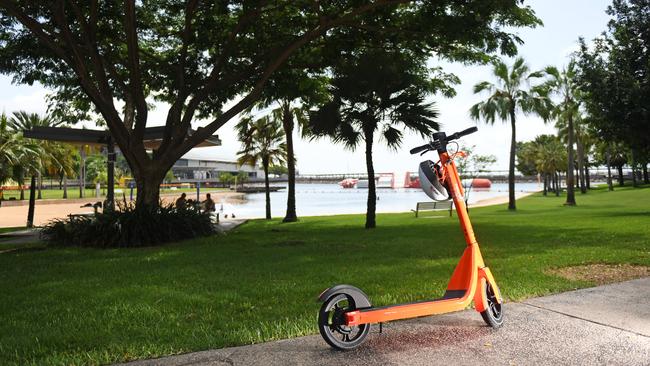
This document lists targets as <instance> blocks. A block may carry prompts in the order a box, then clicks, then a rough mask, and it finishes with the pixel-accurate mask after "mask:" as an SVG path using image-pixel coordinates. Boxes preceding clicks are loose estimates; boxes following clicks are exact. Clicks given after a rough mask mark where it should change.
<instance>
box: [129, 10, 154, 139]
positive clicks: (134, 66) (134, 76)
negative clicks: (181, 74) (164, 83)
mask: <svg viewBox="0 0 650 366" xmlns="http://www.w3.org/2000/svg"><path fill="white" fill-rule="evenodd" d="M124 30H125V32H126V47H127V53H128V69H129V78H130V80H129V87H130V91H131V95H132V97H133V101H134V103H135V109H136V111H137V114H136V116H135V127H134V130H135V131H134V132H135V135H134V136H133V137H134V142H135V143H138V144H141V143H142V138H143V136H144V130H145V127H146V126H147V113H148V108H147V101H146V98H145V95H144V90H143V88H142V75H141V72H140V56H139V53H140V47H139V46H138V35H137V31H136V21H135V0H125V1H124Z"/></svg>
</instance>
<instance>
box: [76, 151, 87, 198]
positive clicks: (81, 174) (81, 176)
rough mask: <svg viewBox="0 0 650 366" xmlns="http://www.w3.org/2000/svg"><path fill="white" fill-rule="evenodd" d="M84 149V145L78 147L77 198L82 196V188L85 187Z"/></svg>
mask: <svg viewBox="0 0 650 366" xmlns="http://www.w3.org/2000/svg"><path fill="white" fill-rule="evenodd" d="M85 165H86V151H85V150H84V147H83V146H82V147H80V148H79V179H78V181H79V198H84V189H85V188H86V184H85V183H86V180H85V176H84V171H85V170H86V169H85V168H86V166H85Z"/></svg>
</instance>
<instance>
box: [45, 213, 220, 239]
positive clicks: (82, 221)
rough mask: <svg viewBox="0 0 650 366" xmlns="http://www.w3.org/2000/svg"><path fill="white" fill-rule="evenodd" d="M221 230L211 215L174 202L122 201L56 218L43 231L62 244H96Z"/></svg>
mask: <svg viewBox="0 0 650 366" xmlns="http://www.w3.org/2000/svg"><path fill="white" fill-rule="evenodd" d="M216 232H217V230H216V228H215V226H214V225H213V224H212V222H211V220H210V215H209V214H208V213H205V212H200V211H198V210H194V209H183V210H177V209H175V208H174V207H173V206H172V205H169V206H160V207H156V208H150V207H146V208H139V207H135V205H133V204H121V205H119V207H118V209H116V210H115V211H110V212H105V213H98V214H97V215H95V216H91V217H78V216H72V217H69V218H66V219H59V220H54V221H51V222H50V223H48V224H47V225H46V226H45V227H44V228H43V230H42V231H41V236H42V238H43V239H44V240H45V241H47V242H48V243H50V244H53V245H59V246H81V247H96V248H117V247H141V246H151V245H159V244H163V243H167V242H173V241H179V240H184V239H190V238H195V237H198V236H206V235H210V234H215V233H216Z"/></svg>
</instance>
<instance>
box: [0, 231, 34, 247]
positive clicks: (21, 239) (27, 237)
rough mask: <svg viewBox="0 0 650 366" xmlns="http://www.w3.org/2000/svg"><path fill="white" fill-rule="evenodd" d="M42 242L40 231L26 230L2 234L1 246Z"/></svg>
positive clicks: (0, 235) (0, 236) (0, 237)
mask: <svg viewBox="0 0 650 366" xmlns="http://www.w3.org/2000/svg"><path fill="white" fill-rule="evenodd" d="M38 241H40V238H39V230H38V229H24V230H17V231H10V232H6V233H2V234H0V244H26V243H35V242H38Z"/></svg>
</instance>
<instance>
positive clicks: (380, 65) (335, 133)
mask: <svg viewBox="0 0 650 366" xmlns="http://www.w3.org/2000/svg"><path fill="white" fill-rule="evenodd" d="M333 72H334V77H333V79H332V86H331V90H330V92H331V94H332V97H331V101H330V102H328V103H326V104H325V105H323V106H322V107H321V108H320V109H319V110H318V111H317V112H315V113H313V114H312V116H311V120H310V128H311V131H312V133H313V134H314V135H315V136H316V137H323V136H328V137H330V138H331V139H332V140H333V141H334V142H337V143H342V144H343V145H344V146H345V147H346V148H349V149H352V150H354V149H356V147H357V146H358V145H359V144H360V143H361V142H362V141H365V139H370V140H372V136H373V135H374V134H375V133H377V132H378V134H379V135H380V136H381V137H382V138H383V140H384V141H385V143H386V145H388V147H390V148H393V149H397V148H398V147H399V146H400V145H401V142H402V137H403V132H402V131H401V130H400V129H398V128H405V129H408V130H410V131H414V132H416V133H418V134H419V135H421V136H422V137H423V138H424V137H427V136H429V135H430V134H431V133H432V132H433V131H435V130H437V129H438V127H439V125H438V123H437V122H436V120H435V119H436V118H437V116H438V112H437V111H436V110H435V109H434V108H433V104H432V103H425V99H426V97H427V96H428V95H430V94H432V93H435V92H436V91H439V90H438V88H437V84H436V83H434V82H432V80H431V79H430V78H429V70H428V69H427V68H426V66H425V63H424V60H423V59H418V58H417V57H416V55H414V54H412V53H409V52H408V51H407V50H403V51H400V52H397V51H390V50H389V51H385V50H376V49H373V48H371V47H369V46H368V48H367V49H363V50H361V51H360V53H358V54H354V55H350V56H348V57H342V58H341V60H340V62H339V64H338V65H337V66H336V67H335V68H334V71H333ZM454 82H455V83H457V82H458V80H456V79H454Z"/></svg>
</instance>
